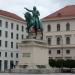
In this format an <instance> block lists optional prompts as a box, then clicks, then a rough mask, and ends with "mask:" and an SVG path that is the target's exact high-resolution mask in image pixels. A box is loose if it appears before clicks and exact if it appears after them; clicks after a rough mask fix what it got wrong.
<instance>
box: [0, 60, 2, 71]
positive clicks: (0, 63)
mask: <svg viewBox="0 0 75 75" xmlns="http://www.w3.org/2000/svg"><path fill="white" fill-rule="evenodd" d="M1 68H2V60H0V71H1Z"/></svg>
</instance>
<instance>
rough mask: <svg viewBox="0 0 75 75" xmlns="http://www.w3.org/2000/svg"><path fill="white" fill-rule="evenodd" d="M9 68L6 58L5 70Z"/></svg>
mask: <svg viewBox="0 0 75 75" xmlns="http://www.w3.org/2000/svg"><path fill="white" fill-rule="evenodd" d="M7 69H8V61H7V60H4V70H7Z"/></svg>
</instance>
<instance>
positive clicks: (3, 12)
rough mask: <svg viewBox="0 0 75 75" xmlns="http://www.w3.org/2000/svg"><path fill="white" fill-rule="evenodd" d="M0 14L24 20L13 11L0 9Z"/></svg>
mask: <svg viewBox="0 0 75 75" xmlns="http://www.w3.org/2000/svg"><path fill="white" fill-rule="evenodd" d="M0 15H1V16H6V17H9V18H12V19H16V20H19V21H23V22H24V19H22V18H21V17H19V16H18V15H16V14H14V13H10V12H7V11H4V10H0Z"/></svg>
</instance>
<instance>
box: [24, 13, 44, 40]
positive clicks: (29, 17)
mask: <svg viewBox="0 0 75 75" xmlns="http://www.w3.org/2000/svg"><path fill="white" fill-rule="evenodd" d="M24 16H25V18H26V22H27V28H26V30H27V33H28V36H29V33H30V32H32V30H31V28H32V29H34V31H35V35H36V37H37V32H38V30H39V31H40V32H41V35H42V38H41V39H43V27H42V23H41V21H39V23H38V21H36V20H35V19H34V18H33V16H32V15H31V13H30V12H26V13H25V14H24Z"/></svg>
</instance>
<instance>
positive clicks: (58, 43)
mask: <svg viewBox="0 0 75 75" xmlns="http://www.w3.org/2000/svg"><path fill="white" fill-rule="evenodd" d="M60 44H61V39H60V37H57V45H60Z"/></svg>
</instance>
